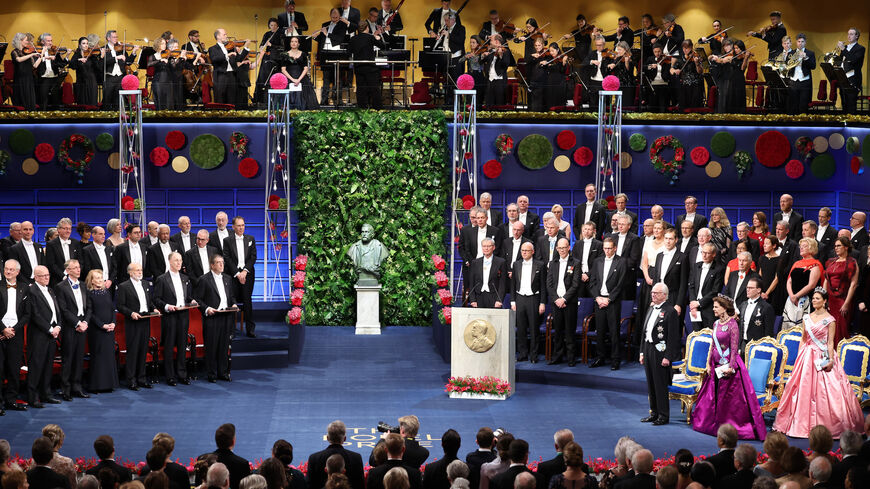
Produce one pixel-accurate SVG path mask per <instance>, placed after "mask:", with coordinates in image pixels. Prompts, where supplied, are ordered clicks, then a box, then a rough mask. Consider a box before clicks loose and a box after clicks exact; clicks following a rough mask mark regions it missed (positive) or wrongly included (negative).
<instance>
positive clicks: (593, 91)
mask: <svg viewBox="0 0 870 489" xmlns="http://www.w3.org/2000/svg"><path fill="white" fill-rule="evenodd" d="M605 42H606V41H605V40H604V36H602V35H598V36H596V37H595V41H594V43H593V44H594V46H595V50H594V51H590V52H589V54H588V55H586V59H584V60H583V62H582V63H581V66H588V67H591V68H589V70H590V71H591V72H592V74H591V76H589V82H588V83H587V86H588V87H589V92H590V94H589V105H590V107H591V108H592V109H593V110H594V109H597V108H598V91H599V90H601V82H602V81H603V80H604V75H605V74H607V70H606V69H605V68H604V65H605V63H606V62H607V57H606V55H608V54H609V53H610V51H608V50H607V49H605V48H604V44H605Z"/></svg>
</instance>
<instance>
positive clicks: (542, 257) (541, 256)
mask: <svg viewBox="0 0 870 489" xmlns="http://www.w3.org/2000/svg"><path fill="white" fill-rule="evenodd" d="M562 238H566V236H565V233H563V232H562V231H558V232H557V233H556V236H555V237H554V238H553V241H550V236H549V235H547V234H543V235H541V236H538V237H537V238H535V260H539V261H542V262H544V263H550V262H551V261H553V259H555V258H556V257H557V256H559V252H558V251H556V244H557V243H558V242H559V240H560V239H562ZM569 241H570V239H569ZM551 243H552V245H553V248H552V249H551V248H550V244H551Z"/></svg>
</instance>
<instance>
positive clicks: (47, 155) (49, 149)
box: [33, 143, 54, 163]
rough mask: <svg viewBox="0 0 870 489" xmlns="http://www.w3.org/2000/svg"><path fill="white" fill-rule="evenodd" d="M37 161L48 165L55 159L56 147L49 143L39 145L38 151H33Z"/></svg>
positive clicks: (37, 146)
mask: <svg viewBox="0 0 870 489" xmlns="http://www.w3.org/2000/svg"><path fill="white" fill-rule="evenodd" d="M33 154H34V156H36V161H38V162H40V163H48V162H49V161H51V160H52V159H53V158H54V146H52V145H50V144H48V143H39V144H37V145H36V149H34V150H33Z"/></svg>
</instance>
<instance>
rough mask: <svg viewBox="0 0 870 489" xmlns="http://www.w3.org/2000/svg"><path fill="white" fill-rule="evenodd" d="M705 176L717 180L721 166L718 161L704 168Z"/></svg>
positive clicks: (720, 172)
mask: <svg viewBox="0 0 870 489" xmlns="http://www.w3.org/2000/svg"><path fill="white" fill-rule="evenodd" d="M704 171H705V172H707V176H708V177H710V178H718V177H719V175H721V174H722V165H721V164H719V162H718V161H711V162H710V163H707V166H705V167H704Z"/></svg>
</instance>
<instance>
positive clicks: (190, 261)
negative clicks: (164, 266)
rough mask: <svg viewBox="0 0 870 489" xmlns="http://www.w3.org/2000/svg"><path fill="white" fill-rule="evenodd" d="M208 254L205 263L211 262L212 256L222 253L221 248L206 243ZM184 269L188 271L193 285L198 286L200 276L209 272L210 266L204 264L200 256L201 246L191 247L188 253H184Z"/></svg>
mask: <svg viewBox="0 0 870 489" xmlns="http://www.w3.org/2000/svg"><path fill="white" fill-rule="evenodd" d="M205 252H206V255H207V256H208V261H207V262H206V264H205V265H208V264H209V263H211V257H213V256H214V255H216V254H219V253H220V249H219V248H214V247H212V246H211V245H206V247H205ZM184 271H185V272H187V273H186V275H187V276H188V278H190V280H191V281H192V283H193V287H194V288H196V284H197V283H198V282H199V278H200V277H202V276H203V275H204V274H206V273H208V271H209V267H208V266H205V267H204V266H203V263H202V260H201V259H200V256H199V247H198V246H194V247H193V248H191V249H189V250H188V251H187V253H185V254H184Z"/></svg>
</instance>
